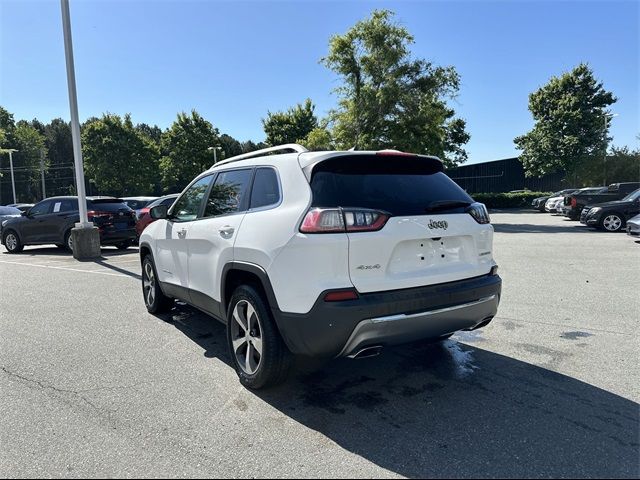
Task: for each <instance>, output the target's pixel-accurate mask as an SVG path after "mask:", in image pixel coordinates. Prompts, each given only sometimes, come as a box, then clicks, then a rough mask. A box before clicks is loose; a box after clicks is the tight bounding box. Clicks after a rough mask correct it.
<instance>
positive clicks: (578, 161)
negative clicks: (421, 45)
mask: <svg viewBox="0 0 640 480" xmlns="http://www.w3.org/2000/svg"><path fill="white" fill-rule="evenodd" d="M414 42H415V40H414V37H413V36H412V35H411V34H410V32H409V31H408V30H407V29H406V28H405V27H404V26H402V25H401V24H400V23H399V22H398V21H397V20H396V19H395V16H394V14H393V12H391V11H389V10H375V11H374V12H373V13H372V14H371V16H370V17H368V18H366V19H364V20H362V21H359V22H357V23H356V24H355V25H354V26H353V27H352V28H350V29H349V30H348V31H347V32H346V33H344V34H339V35H334V36H333V37H331V38H330V40H329V48H328V53H327V55H326V56H325V57H324V58H322V59H320V62H321V63H322V64H323V65H325V66H326V67H327V68H328V69H330V70H331V71H332V72H333V73H334V74H336V75H337V77H338V79H339V85H338V87H337V88H336V89H335V91H334V93H335V94H336V96H337V106H336V108H334V109H333V110H331V111H330V112H328V115H327V116H326V117H324V118H319V117H318V116H317V114H316V112H315V105H314V104H313V101H312V100H311V99H306V100H305V101H303V102H302V103H299V104H297V105H295V106H292V107H290V108H288V109H286V110H282V111H277V112H267V114H266V116H265V118H263V119H262V125H263V129H264V134H265V140H264V141H263V142H257V143H256V142H253V141H245V142H241V141H239V140H237V139H235V138H233V137H232V136H231V135H229V134H226V133H220V131H219V129H218V128H216V127H215V126H214V125H213V124H212V123H211V122H210V121H208V120H207V119H205V118H203V117H202V115H200V114H199V113H198V112H197V111H196V110H192V111H191V112H189V113H185V112H181V113H179V114H178V115H177V117H176V119H175V121H174V122H173V123H172V125H170V126H169V127H168V128H167V129H165V130H162V129H161V128H159V127H158V126H157V125H148V124H145V123H137V124H136V123H134V121H133V119H132V117H131V115H130V114H126V115H124V116H119V115H116V114H112V113H105V114H103V115H102V116H101V117H93V118H89V119H88V120H86V121H85V122H84V123H83V124H82V126H81V137H82V150H83V157H84V163H85V176H86V180H87V183H88V185H87V190H88V192H89V193H93V194H103V195H119V196H124V195H147V194H156V195H157V194H161V193H166V192H177V191H180V190H182V189H183V188H184V187H185V186H186V184H187V183H188V182H189V181H190V180H191V179H192V178H193V177H195V176H196V175H197V174H199V173H200V172H202V171H203V170H205V169H207V168H209V167H210V166H211V165H212V164H213V163H214V155H215V154H214V151H212V150H210V149H209V147H219V150H216V153H217V159H218V160H220V159H224V158H229V157H231V156H234V155H238V154H241V153H246V152H251V151H254V150H256V149H259V148H263V147H266V146H273V145H280V144H284V143H300V144H302V145H304V146H306V147H307V148H309V149H310V150H330V149H339V150H346V149H350V148H355V149H357V150H379V149H385V148H393V149H398V150H403V151H411V152H416V153H423V154H430V155H436V156H438V157H440V158H441V159H442V160H443V161H444V163H445V165H446V166H447V167H454V166H457V165H459V164H461V163H463V162H464V161H465V160H467V152H466V150H465V148H464V146H465V144H466V143H467V142H468V141H469V139H470V135H469V133H468V132H467V126H466V122H465V120H464V119H462V118H460V117H458V116H457V115H456V112H455V110H454V109H453V108H452V106H451V103H452V102H451V101H452V100H454V99H455V98H456V96H457V94H458V91H459V88H460V76H459V74H458V73H457V71H456V69H455V68H454V67H453V66H439V65H435V64H433V63H432V62H429V61H427V60H425V59H420V58H414V57H413V55H412V53H411V45H412V44H413V43H414ZM616 101H617V99H616V98H615V96H614V95H613V94H612V93H611V92H608V91H606V90H605V89H604V86H603V85H602V83H601V82H598V81H597V79H596V78H595V75H594V73H593V71H592V70H591V68H590V67H589V66H588V65H586V64H580V65H578V66H577V67H576V68H575V69H573V70H572V71H571V72H567V73H563V74H562V75H560V76H558V77H553V78H551V79H550V81H549V82H548V83H547V84H546V85H545V86H543V87H541V88H540V89H538V90H537V91H536V92H533V93H532V94H531V95H530V97H529V110H530V111H531V113H532V115H533V118H534V120H535V125H534V128H533V129H532V130H531V131H530V132H528V133H526V134H524V135H521V136H519V137H517V138H515V139H514V142H515V144H516V147H517V148H518V149H520V150H521V151H522V154H521V156H520V160H521V162H522V163H523V166H524V168H525V171H526V173H527V175H535V176H541V175H545V174H547V173H553V172H556V171H562V172H566V174H567V177H568V178H569V179H570V180H571V182H570V183H572V184H573V185H576V186H578V185H582V184H589V183H591V184H594V185H595V184H601V183H603V182H605V181H607V176H608V177H609V179H616V180H637V179H638V177H640V155H639V152H638V150H630V149H629V148H627V147H623V148H615V147H614V148H613V150H612V151H611V152H610V159H608V160H607V164H606V166H605V169H603V168H602V159H603V158H604V155H605V152H606V148H607V145H608V142H609V141H610V140H611V138H610V137H609V126H610V113H609V110H608V108H609V107H610V106H611V105H612V104H614V103H615V102H616ZM10 148H11V149H15V150H18V151H17V152H15V153H14V154H13V158H14V165H15V169H14V173H15V177H16V186H17V189H18V190H19V192H20V194H19V197H20V200H22V201H26V200H36V199H38V198H40V197H41V194H42V192H41V173H42V171H43V170H44V172H45V177H46V189H47V195H48V196H51V195H60V194H70V193H74V192H75V179H74V175H73V150H72V143H71V130H70V125H69V123H68V122H66V121H64V120H62V119H54V120H52V121H51V122H49V123H48V124H43V123H42V122H40V121H39V120H37V119H34V120H32V121H25V120H19V121H15V120H14V118H13V115H12V114H11V113H10V112H8V111H7V110H6V109H4V108H2V107H0V175H3V176H4V178H2V179H0V187H2V189H3V190H4V191H3V190H0V202H1V201H3V200H4V201H5V203H6V200H7V199H9V198H10V193H8V192H7V191H6V190H7V187H8V186H9V185H10V184H9V183H7V181H6V178H7V176H8V175H7V174H8V173H9V169H8V162H7V155H6V154H2V151H3V150H4V151H6V150H7V149H10ZM9 188H10V186H9Z"/></svg>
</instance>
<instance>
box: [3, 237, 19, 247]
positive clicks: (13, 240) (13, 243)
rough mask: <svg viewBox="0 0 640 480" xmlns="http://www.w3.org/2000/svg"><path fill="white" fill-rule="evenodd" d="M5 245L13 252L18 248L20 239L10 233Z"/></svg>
mask: <svg viewBox="0 0 640 480" xmlns="http://www.w3.org/2000/svg"><path fill="white" fill-rule="evenodd" d="M4 243H5V245H6V246H7V248H8V249H9V251H13V250H15V249H16V248H17V247H18V238H17V237H16V234H15V233H9V234H8V235H7V236H6V238H5V239H4Z"/></svg>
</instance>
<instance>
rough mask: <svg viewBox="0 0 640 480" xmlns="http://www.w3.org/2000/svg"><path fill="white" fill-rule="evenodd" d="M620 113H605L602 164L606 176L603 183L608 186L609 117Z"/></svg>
mask: <svg viewBox="0 0 640 480" xmlns="http://www.w3.org/2000/svg"><path fill="white" fill-rule="evenodd" d="M618 115H619V114H618V113H605V114H604V159H603V162H602V166H603V175H602V176H603V177H604V183H603V184H602V185H603V186H605V187H606V186H607V143H608V142H607V118H613V117H617V116H618Z"/></svg>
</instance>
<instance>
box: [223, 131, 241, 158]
mask: <svg viewBox="0 0 640 480" xmlns="http://www.w3.org/2000/svg"><path fill="white" fill-rule="evenodd" d="M218 143H219V145H220V146H221V147H222V155H221V158H231V157H235V156H236V155H241V154H242V153H243V151H242V144H241V143H240V142H239V141H238V140H236V139H235V138H233V137H232V136H231V135H227V134H226V133H223V134H222V135H220V139H219V142H218Z"/></svg>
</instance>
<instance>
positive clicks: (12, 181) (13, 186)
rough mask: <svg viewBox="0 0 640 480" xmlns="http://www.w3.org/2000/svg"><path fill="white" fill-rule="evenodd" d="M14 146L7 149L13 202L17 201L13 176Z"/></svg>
mask: <svg viewBox="0 0 640 480" xmlns="http://www.w3.org/2000/svg"><path fill="white" fill-rule="evenodd" d="M17 151H18V150H16V149H15V148H10V149H9V150H7V152H9V168H10V169H11V189H12V190H13V203H18V200H16V180H15V178H14V177H13V152H17Z"/></svg>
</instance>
